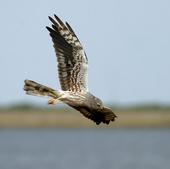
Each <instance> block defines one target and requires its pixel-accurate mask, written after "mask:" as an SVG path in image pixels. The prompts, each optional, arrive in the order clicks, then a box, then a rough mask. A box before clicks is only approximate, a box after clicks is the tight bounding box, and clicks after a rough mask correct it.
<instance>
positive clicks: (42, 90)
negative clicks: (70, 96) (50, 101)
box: [24, 80, 60, 99]
mask: <svg viewBox="0 0 170 169" xmlns="http://www.w3.org/2000/svg"><path fill="white" fill-rule="evenodd" d="M24 82H25V85H24V90H25V91H26V94H28V95H34V96H48V97H52V98H54V99H57V98H58V97H59V96H60V95H59V92H57V91H56V90H54V89H52V88H49V87H47V86H44V85H41V84H39V83H36V82H34V81H31V80H25V81H24Z"/></svg>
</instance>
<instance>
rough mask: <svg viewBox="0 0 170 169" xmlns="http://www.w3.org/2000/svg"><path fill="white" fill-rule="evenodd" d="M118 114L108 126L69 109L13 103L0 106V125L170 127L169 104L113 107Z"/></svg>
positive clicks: (13, 126) (19, 126)
mask: <svg viewBox="0 0 170 169" xmlns="http://www.w3.org/2000/svg"><path fill="white" fill-rule="evenodd" d="M112 109H113V110H114V112H115V113H116V114H117V115H118V118H117V119H116V121H115V122H113V123H111V124H110V125H109V126H106V125H103V124H102V125H99V126H97V125H95V123H93V122H92V121H90V120H88V119H86V118H84V117H83V116H82V115H81V114H80V113H79V112H77V111H75V110H74V109H72V108H69V107H64V108H61V107H60V108H59V107H57V106H44V107H42V106H37V105H32V104H15V105H11V106H7V107H1V108H0V128H23V127H26V128H37V127H68V128H71V127H76V128H79V127H90V128H91V127H92V128H94V127H98V128H100V127H112V128H121V127H124V128H136V127H142V128H144V127H154V128H155V127H157V128H158V127H159V128H160V127H161V128H162V127H164V128H165V127H166V128H170V106H167V105H156V104H153V105H136V106H131V107H130V106H129V107H120V106H112Z"/></svg>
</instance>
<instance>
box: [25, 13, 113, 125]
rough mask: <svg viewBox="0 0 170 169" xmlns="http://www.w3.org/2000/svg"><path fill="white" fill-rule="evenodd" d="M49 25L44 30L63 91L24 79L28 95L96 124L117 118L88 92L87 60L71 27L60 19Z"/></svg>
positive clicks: (54, 19) (52, 20)
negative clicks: (60, 104) (68, 108)
mask: <svg viewBox="0 0 170 169" xmlns="http://www.w3.org/2000/svg"><path fill="white" fill-rule="evenodd" d="M49 19H50V21H51V22H52V26H51V28H50V27H46V28H47V30H48V31H49V34H50V36H51V38H52V41H53V46H54V49H55V53H56V56H57V61H58V75H59V81H60V85H61V89H62V90H55V89H52V88H50V87H47V86H44V85H41V84H39V83H37V82H34V81H32V80H25V81H24V82H25V84H24V90H25V91H26V94H28V95H35V96H48V97H50V99H49V101H48V104H52V105H54V104H56V103H57V102H59V101H61V102H63V103H66V104H67V105H69V106H71V107H72V108H74V109H76V110H78V111H79V112H80V113H82V114H83V115H84V116H85V117H87V118H88V119H91V120H93V121H94V122H95V123H96V124H100V123H101V122H103V123H105V124H109V122H110V121H114V120H115V118H116V115H115V114H114V113H113V111H112V110H111V109H110V108H108V107H106V106H104V104H103V102H102V101H101V100H100V99H99V98H97V97H95V96H93V95H92V94H91V93H90V92H89V91H88V83H87V75H88V73H87V69H88V59H87V56H86V53H85V51H84V49H83V46H82V44H81V43H80V41H79V39H78V37H77V36H76V34H75V33H74V31H73V29H72V28H71V26H70V25H69V24H68V23H67V22H66V23H65V24H64V23H63V22H62V21H61V20H60V18H59V17H57V16H56V15H54V17H53V18H52V17H49Z"/></svg>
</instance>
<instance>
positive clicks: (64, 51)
mask: <svg viewBox="0 0 170 169" xmlns="http://www.w3.org/2000/svg"><path fill="white" fill-rule="evenodd" d="M49 19H50V21H51V22H52V28H50V27H46V28H47V29H48V31H49V32H50V36H51V37H52V41H53V44H54V48H55V52H56V55H57V61H58V74H59V80H60V85H61V88H62V90H69V91H73V92H84V91H88V85H87V65H88V61H87V57H86V54H85V52H84V50H83V47H82V45H81V43H80V41H79V39H78V37H77V36H76V34H75V33H74V31H73V29H72V28H71V26H70V25H69V24H68V23H66V25H65V24H64V23H63V22H62V21H61V20H60V18H58V17H57V16H56V15H54V18H52V17H49Z"/></svg>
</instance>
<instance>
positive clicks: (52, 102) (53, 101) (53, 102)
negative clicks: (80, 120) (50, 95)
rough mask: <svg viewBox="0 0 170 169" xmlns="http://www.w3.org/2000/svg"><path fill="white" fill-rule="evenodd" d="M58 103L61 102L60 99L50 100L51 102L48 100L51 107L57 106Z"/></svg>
mask: <svg viewBox="0 0 170 169" xmlns="http://www.w3.org/2000/svg"><path fill="white" fill-rule="evenodd" d="M58 102H59V100H58V99H50V100H48V104H50V105H55V104H57V103H58Z"/></svg>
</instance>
